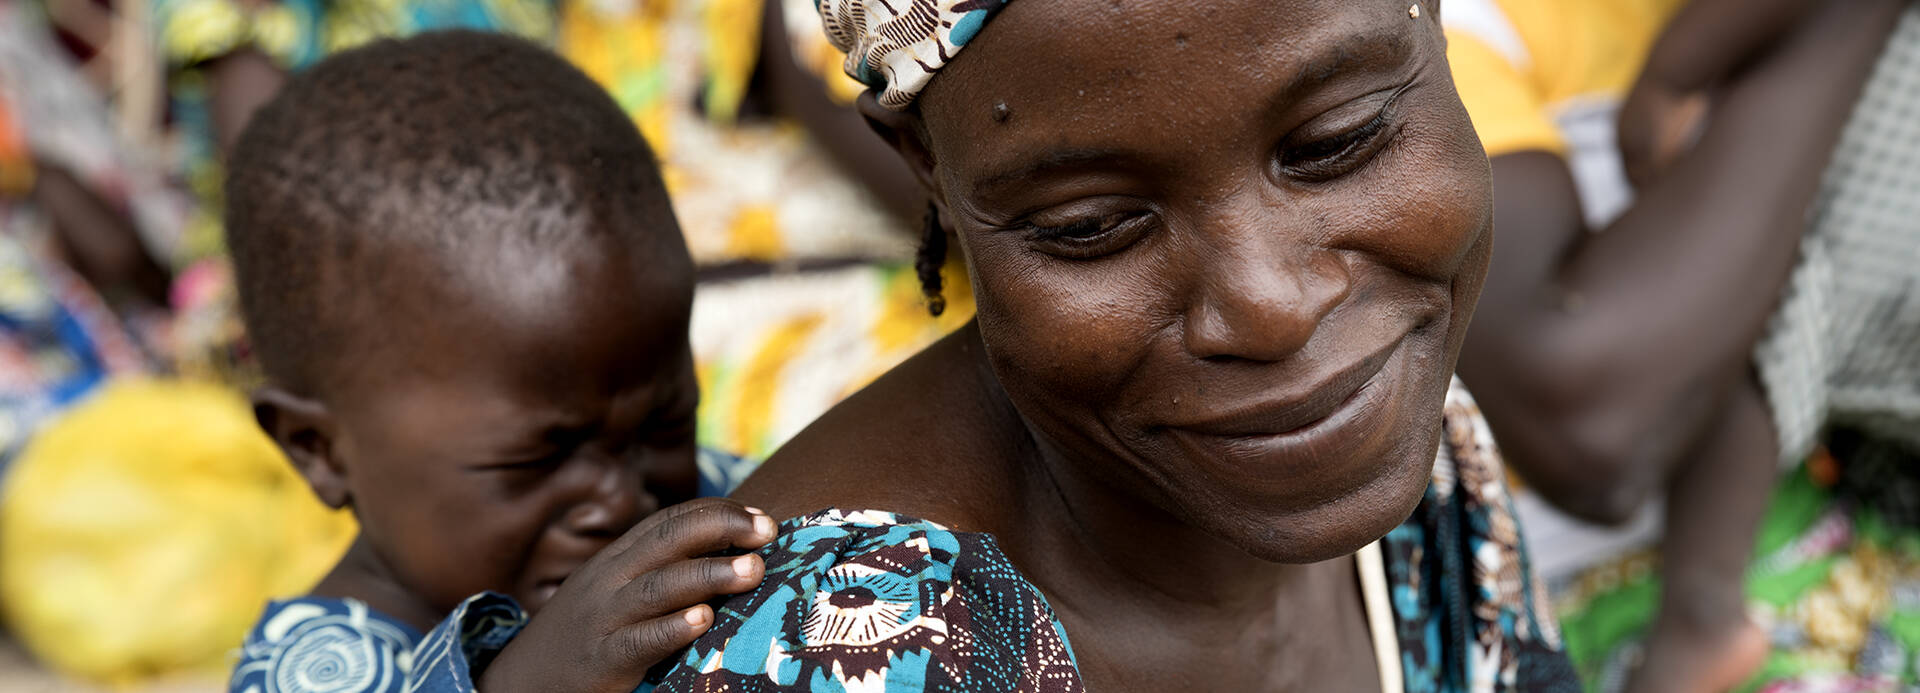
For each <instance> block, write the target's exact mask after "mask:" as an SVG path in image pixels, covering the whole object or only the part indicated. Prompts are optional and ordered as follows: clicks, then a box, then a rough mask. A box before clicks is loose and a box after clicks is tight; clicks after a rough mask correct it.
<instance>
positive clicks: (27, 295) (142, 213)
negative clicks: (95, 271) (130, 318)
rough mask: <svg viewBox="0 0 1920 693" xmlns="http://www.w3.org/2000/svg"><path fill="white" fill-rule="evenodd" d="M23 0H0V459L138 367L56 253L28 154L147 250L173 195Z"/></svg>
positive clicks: (139, 353)
mask: <svg viewBox="0 0 1920 693" xmlns="http://www.w3.org/2000/svg"><path fill="white" fill-rule="evenodd" d="M64 55H65V54H64V53H63V52H62V51H61V49H60V47H59V46H58V45H57V44H56V43H54V42H53V40H52V34H51V31H50V29H49V27H48V25H47V23H46V20H45V17H44V16H42V15H40V14H39V13H38V11H37V8H36V7H34V6H32V5H30V4H27V3H4V4H0V469H4V467H5V464H6V463H7V462H8V461H10V460H11V459H12V458H13V457H14V455H16V454H17V453H18V452H19V450H20V447H21V446H22V445H24V444H25V443H26V441H27V440H28V439H29V438H30V437H31V436H32V435H33V434H34V432H35V431H36V430H38V429H39V427H40V426H41V425H42V424H44V423H45V422H46V421H48V420H50V419H51V418H52V417H54V416H55V415H57V414H59V413H60V412H61V411H63V410H65V409H66V408H67V407H69V406H71V405H73V404H74V403H76V402H78V401H80V400H81V398H82V397H84V396H86V395H87V394H89V393H91V392H92V391H93V390H94V389H95V388H96V387H98V386H99V385H100V384H102V383H104V382H105V381H106V380H107V379H108V378H110V377H113V376H118V375H130V374H135V373H140V372H143V371H146V370H147V369H148V368H149V366H150V365H151V364H150V363H149V359H148V357H147V353H146V351H145V350H144V349H143V347H142V345H141V344H140V343H139V341H138V340H137V339H136V338H135V335H134V333H133V332H132V331H131V330H129V329H128V327H127V326H126V325H125V324H124V323H123V322H122V321H121V318H120V316H117V315H115V314H114V313H113V311H111V310H110V309H109V308H108V306H107V304H106V302H105V301H103V300H102V299H101V297H100V296H99V295H98V294H97V293H96V292H95V291H94V290H93V289H92V288H90V287H89V286H88V285H87V283H86V282H85V281H83V280H82V279H81V278H80V277H79V276H77V275H76V274H75V273H74V272H73V271H71V270H70V269H68V268H67V267H66V266H65V265H64V264H62V262H61V261H60V257H59V254H58V252H57V251H56V249H55V248H56V245H55V239H54V229H53V224H52V220H51V219H50V218H49V216H48V214H47V211H46V210H45V209H42V208H40V207H39V206H38V205H37V204H36V203H35V200H34V199H32V198H31V193H32V191H33V187H34V183H35V179H36V176H37V175H39V174H40V172H38V171H36V166H37V165H38V164H36V159H37V160H38V162H39V163H40V164H44V165H46V166H47V167H49V168H50V169H58V170H60V171H62V172H64V173H65V174H66V175H68V176H71V178H72V179H73V180H74V181H75V182H76V183H77V184H79V185H82V186H85V187H86V188H87V189H88V190H89V191H90V192H92V193H94V194H96V195H98V196H100V197H101V198H103V199H104V200H106V201H107V202H108V203H109V204H114V205H119V206H122V207H123V208H125V209H126V210H127V211H128V212H129V213H130V215H131V216H132V217H133V220H134V222H135V227H136V229H137V230H138V231H140V232H142V236H141V238H140V239H139V240H138V241H136V242H139V243H142V244H144V246H145V249H147V250H153V249H155V248H163V247H166V244H167V243H169V242H171V234H172V233H173V232H175V231H177V230H178V221H179V219H180V216H179V212H180V209H181V206H182V204H183V200H180V199H179V198H178V197H176V196H170V195H168V194H167V193H166V191H165V190H164V189H162V188H160V186H159V180H158V177H157V176H153V175H150V172H149V171H148V170H147V169H145V168H144V167H142V166H140V163H141V161H140V159H139V158H138V157H137V156H135V155H134V154H133V153H132V151H131V150H130V148H128V147H126V146H125V144H124V143H123V142H122V141H121V140H120V137H119V133H118V132H117V131H116V130H115V129H114V126H113V123H112V120H111V117H110V114H109V112H108V110H107V106H106V101H105V99H102V98H101V97H100V95H99V94H97V93H96V92H95V91H94V89H93V85H92V84H90V83H88V82H87V81H86V79H85V78H84V77H83V76H82V75H81V73H80V71H79V70H77V69H76V68H75V66H74V65H73V64H72V63H71V62H70V61H67V60H64V59H63V56H64Z"/></svg>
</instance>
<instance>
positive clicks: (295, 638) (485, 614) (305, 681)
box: [227, 448, 755, 693]
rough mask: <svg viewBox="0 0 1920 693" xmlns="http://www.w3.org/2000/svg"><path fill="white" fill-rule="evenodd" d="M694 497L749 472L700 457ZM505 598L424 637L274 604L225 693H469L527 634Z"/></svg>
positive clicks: (372, 617)
mask: <svg viewBox="0 0 1920 693" xmlns="http://www.w3.org/2000/svg"><path fill="white" fill-rule="evenodd" d="M697 462H698V465H699V470H700V488H699V493H700V495H702V496H724V495H726V494H727V493H728V492H729V491H732V490H733V488H734V487H735V486H738V485H739V483H740V481H741V480H742V479H744V478H746V475H747V472H749V471H751V470H752V468H753V467H754V465H755V463H754V462H751V461H747V460H743V459H741V458H738V457H734V456H732V455H728V454H726V453H723V452H719V451H715V450H711V449H707V448H702V449H701V450H700V454H699V456H698V458H697ZM527 620H528V617H527V613H526V611H524V610H522V609H521V608H520V605H519V604H518V603H517V602H515V601H514V600H513V598H512V597H508V596H505V595H500V594H495V593H492V592H483V593H480V594H476V595H474V596H472V597H468V598H467V600H466V601H464V602H461V604H460V606H459V607H457V608H455V609H454V610H453V613H451V614H448V615H447V617H446V619H444V620H442V621H440V623H439V624H438V625H435V626H434V627H433V630H430V631H428V632H427V633H426V634H424V635H422V634H421V633H420V632H419V631H416V630H414V629H413V628H412V627H411V626H408V625H406V624H404V623H401V622H399V621H396V620H394V619H393V618H390V617H388V616H387V615H386V614H382V613H380V612H378V611H374V610H373V609H372V608H369V607H368V606H367V605H366V604H365V603H362V602H360V601H359V600H355V599H333V598H316V597H306V598H301V599H290V600H286V601H276V602H273V603H271V604H268V605H267V610H266V613H264V614H262V615H261V616H260V620H259V621H258V622H256V623H255V624H254V627H253V630H252V632H249V633H248V634H247V639H246V642H245V644H243V645H242V646H241V648H240V661H239V662H238V663H237V664H235V665H234V668H233V677H232V678H231V679H229V680H228V683H227V688H228V690H229V691H231V693H472V692H473V690H474V681H475V680H477V679H479V678H480V675H481V673H482V672H484V671H485V669H486V666H487V664H489V663H491V662H492V661H493V658H494V656H495V655H498V654H500V650H502V649H505V648H506V646H507V643H509V642H511V641H512V640H513V637H514V636H515V635H518V634H519V633H520V629H521V628H524V627H525V626H526V624H527Z"/></svg>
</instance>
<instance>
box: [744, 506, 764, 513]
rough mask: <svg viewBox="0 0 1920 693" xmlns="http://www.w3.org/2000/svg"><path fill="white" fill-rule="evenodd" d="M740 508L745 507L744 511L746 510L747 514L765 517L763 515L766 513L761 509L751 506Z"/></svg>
mask: <svg viewBox="0 0 1920 693" xmlns="http://www.w3.org/2000/svg"><path fill="white" fill-rule="evenodd" d="M742 507H745V508H746V510H747V512H750V513H753V514H755V515H765V514H767V511H765V510H761V509H759V508H756V507H753V506H751V505H748V506H742Z"/></svg>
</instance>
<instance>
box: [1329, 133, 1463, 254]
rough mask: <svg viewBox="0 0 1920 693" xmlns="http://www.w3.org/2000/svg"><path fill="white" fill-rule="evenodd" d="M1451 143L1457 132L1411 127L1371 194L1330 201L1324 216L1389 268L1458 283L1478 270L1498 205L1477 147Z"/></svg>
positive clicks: (1375, 180)
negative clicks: (1477, 254) (1473, 267)
mask: <svg viewBox="0 0 1920 693" xmlns="http://www.w3.org/2000/svg"><path fill="white" fill-rule="evenodd" d="M1461 120H1462V121H1464V120H1465V119H1464V117H1462V118H1461ZM1466 134H1467V136H1468V137H1471V136H1472V131H1471V130H1468V131H1466ZM1450 138H1457V135H1456V134H1454V133H1450V132H1445V131H1434V130H1433V129H1432V128H1415V127H1412V126H1410V127H1409V128H1408V130H1407V131H1406V132H1403V133H1402V135H1401V140H1400V142H1401V146H1400V147H1399V149H1398V151H1394V152H1391V153H1386V154H1385V155H1386V156H1388V157H1390V159H1389V160H1388V161H1384V162H1379V163H1383V164H1385V166H1383V167H1382V168H1381V169H1378V173H1377V174H1376V175H1375V176H1374V177H1373V178H1372V180H1371V181H1370V184H1369V185H1367V186H1365V187H1366V190H1365V191H1364V192H1362V194H1361V195H1358V196H1355V197H1353V198H1345V199H1344V200H1343V201H1344V202H1346V203H1352V204H1342V202H1343V201H1341V200H1329V201H1328V202H1330V203H1332V204H1333V206H1332V207H1331V208H1323V209H1322V210H1321V215H1322V217H1323V218H1326V219H1328V220H1329V221H1331V222H1332V223H1336V224H1342V221H1341V220H1343V219H1344V222H1345V223H1344V224H1342V225H1346V224H1351V226H1350V228H1352V229H1353V230H1354V237H1356V238H1358V239H1360V245H1361V246H1362V247H1364V248H1365V249H1366V250H1367V251H1368V253H1369V254H1372V255H1374V256H1376V257H1379V258H1380V259H1381V261H1382V262H1383V263H1384V264H1387V265H1389V266H1391V267H1394V268H1395V269H1399V270H1401V271H1403V272H1406V273H1408V274H1411V275H1414V276H1418V277H1425V278H1428V279H1432V280H1437V281H1448V282H1451V281H1452V280H1454V279H1455V278H1457V277H1458V276H1459V275H1460V273H1461V272H1462V271H1463V270H1467V269H1470V267H1469V264H1470V263H1469V262H1468V261H1469V260H1472V259H1474V258H1473V252H1472V251H1473V250H1474V248H1475V247H1476V245H1479V244H1480V243H1481V242H1482V241H1484V240H1485V237H1486V236H1487V235H1488V234H1489V233H1491V231H1492V227H1493V217H1492V207H1493V205H1492V194H1491V182H1490V177H1489V173H1488V169H1487V166H1486V159H1485V157H1483V156H1479V155H1478V152H1479V147H1478V145H1477V143H1476V144H1475V146H1473V147H1471V148H1463V147H1460V146H1457V145H1456V143H1452V142H1449V141H1448V140H1449V139H1450Z"/></svg>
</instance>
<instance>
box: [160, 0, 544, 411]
mask: <svg viewBox="0 0 1920 693" xmlns="http://www.w3.org/2000/svg"><path fill="white" fill-rule="evenodd" d="M555 13H556V10H555V6H554V3H553V2H552V1H551V0H261V1H259V2H253V1H251V0H154V19H155V31H156V33H157V36H156V42H157V45H158V46H159V47H160V49H161V52H162V54H163V57H164V58H165V59H166V61H167V63H168V66H169V68H170V73H169V75H168V79H167V84H168V92H169V93H168V96H169V102H170V103H169V115H170V118H171V121H172V130H173V134H174V137H173V138H172V140H173V145H174V146H173V150H172V151H171V153H170V157H169V158H170V160H171V161H172V168H173V170H174V171H175V173H176V175H177V176H178V177H179V179H180V183H179V184H180V185H181V187H183V188H186V189H190V190H191V191H192V192H193V194H194V196H195V197H196V198H197V199H198V202H199V204H198V205H196V206H195V207H194V208H193V213H192V214H191V215H190V217H189V218H188V221H187V223H186V230H185V231H184V232H183V233H182V236H183V238H182V241H181V242H180V243H179V247H178V248H177V249H175V250H174V251H173V252H170V253H166V254H163V255H161V256H160V257H161V259H162V260H163V261H164V262H166V263H167V264H169V265H170V266H172V267H173V268H174V270H175V271H176V273H177V274H178V275H179V276H180V277H181V281H182V284H181V285H178V286H176V287H175V290H174V296H173V308H174V311H175V314H176V316H177V317H176V320H175V325H174V329H173V332H172V334H171V336H170V339H169V341H170V346H171V348H170V351H171V352H173V354H174V365H175V366H176V367H177V369H178V370H179V371H180V372H182V373H185V374H188V375H191V376H194V377H199V378H207V379H214V380H219V381H222V382H228V383H232V384H235V385H236V386H240V387H247V386H250V385H252V384H254V383H256V382H257V380H258V378H259V374H258V372H257V365H256V364H254V363H253V362H252V359H251V355H250V351H249V350H248V348H247V345H246V342H245V339H244V335H243V330H242V328H241V325H240V318H239V309H238V300H237V297H236V296H235V295H234V291H233V285H232V282H231V280H230V274H231V270H230V269H229V268H228V267H226V264H225V263H226V260H225V249H224V246H223V243H224V241H223V236H222V231H221V222H220V215H221V207H222V190H221V186H222V185H223V183H224V180H225V172H224V171H223V169H222V168H221V165H220V153H219V151H218V146H217V143H216V142H215V140H214V129H213V122H212V116H211V113H210V112H209V103H208V99H209V98H210V95H209V93H208V90H209V89H210V85H209V84H208V82H207V77H206V75H205V73H204V72H203V71H202V70H201V67H202V64H203V63H204V62H206V61H208V60H211V59H214V58H218V57H220V56H222V55H225V54H227V53H229V52H232V51H234V50H236V49H239V48H244V47H253V48H255V49H257V50H259V51H261V52H262V53H264V54H266V55H267V56H268V57H270V58H272V59H273V60H275V61H276V62H278V63H279V64H280V65H281V67H283V68H286V69H289V70H298V69H301V68H304V67H306V66H308V65H311V64H313V63H314V62H316V61H318V60H320V59H321V58H324V57H326V56H327V55H329V54H332V53H334V52H337V51H341V50H345V49H348V48H352V47H354V46H358V45H360V44H363V43H366V42H368V41H372V40H374V39H378V38H389V37H399V36H406V35H410V34H415V33H419V32H422V31H431V30H434V29H455V28H459V29H475V30H482V31H500V32H505V33H511V34H516V35H519V36H523V37H526V38H529V39H532V40H534V41H538V42H541V43H545V44H549V45H551V44H552V42H553V37H554V33H555V25H556V15H555Z"/></svg>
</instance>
